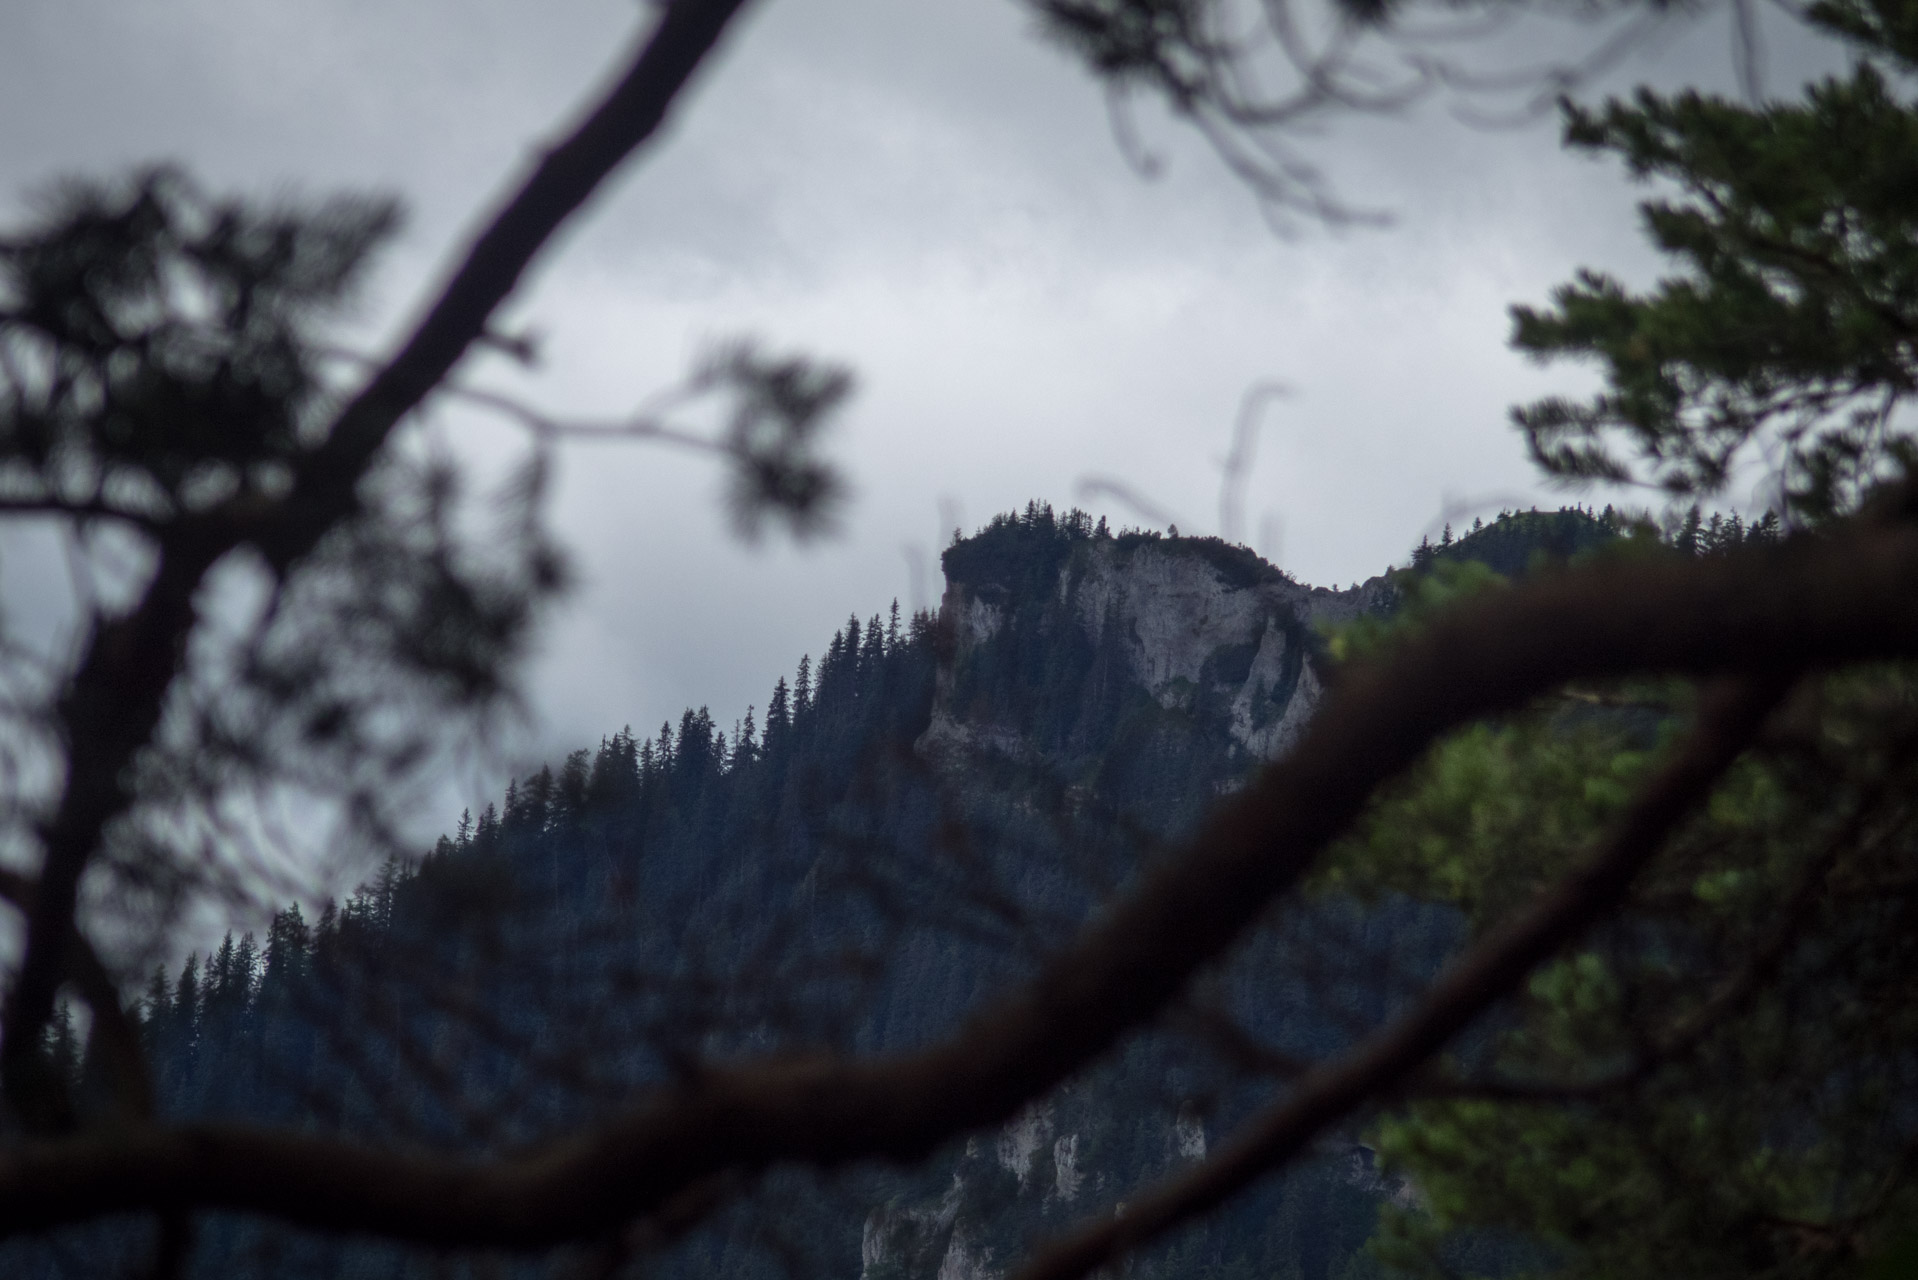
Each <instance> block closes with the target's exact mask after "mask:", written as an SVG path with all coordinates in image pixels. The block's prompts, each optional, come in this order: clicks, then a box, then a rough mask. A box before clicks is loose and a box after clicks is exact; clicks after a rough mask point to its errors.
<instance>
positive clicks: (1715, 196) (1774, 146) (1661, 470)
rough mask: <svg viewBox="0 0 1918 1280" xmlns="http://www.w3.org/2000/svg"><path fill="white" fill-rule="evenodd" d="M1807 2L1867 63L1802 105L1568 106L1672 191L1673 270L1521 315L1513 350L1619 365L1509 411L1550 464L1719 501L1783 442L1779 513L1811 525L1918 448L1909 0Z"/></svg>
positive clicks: (1564, 290)
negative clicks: (1917, 432) (1638, 288)
mask: <svg viewBox="0 0 1918 1280" xmlns="http://www.w3.org/2000/svg"><path fill="white" fill-rule="evenodd" d="M1814 16H1815V17H1816V18H1817V20H1819V21H1822V22H1824V23H1825V25H1826V26H1827V27H1828V28H1831V29H1833V30H1838V31H1842V32H1844V33H1845V34H1846V35H1848V36H1850V37H1851V38H1852V39H1853V40H1854V41H1856V42H1857V43H1858V46H1859V51H1860V54H1861V58H1860V61H1859V63H1858V64H1857V65H1856V66H1855V67H1854V68H1853V70H1852V71H1851V72H1850V73H1849V74H1848V75H1846V76H1843V77H1834V78H1829V79H1826V80H1824V81H1822V82H1820V83H1818V84H1817V85H1815V86H1813V87H1812V88H1811V90H1810V91H1809V92H1808V94H1807V95H1806V97H1805V98H1804V100H1803V101H1801V102H1796V103H1789V104H1786V103H1779V104H1771V105H1768V106H1766V107H1764V108H1762V109H1754V108H1751V107H1748V106H1744V105H1741V104H1738V103H1733V102H1729V101H1726V100H1724V99H1721V98H1716V97H1711V96H1708V95H1703V94H1698V93H1690V92H1688V93H1683V94H1679V95H1677V96H1666V95H1662V94H1657V93H1653V92H1651V91H1650V90H1640V91H1639V93H1638V94H1637V95H1636V96H1635V97H1634V98H1633V99H1632V101H1631V102H1630V103H1625V102H1619V101H1613V102H1610V103H1608V104H1607V105H1606V106H1605V107H1604V108H1603V109H1602V110H1597V111H1592V110H1587V109H1584V108H1581V107H1576V106H1572V105H1570V104H1567V105H1566V107H1565V115H1566V131H1565V136H1566V141H1567V144H1568V145H1570V146H1573V147H1577V148H1580V149H1582V150H1587V151H1593V152H1609V153H1612V154H1616V155H1618V156H1619V157H1621V158H1622V159H1623V160H1624V162H1625V164H1626V167H1627V168H1628V169H1629V171H1630V172H1631V173H1632V175H1633V176H1634V177H1635V178H1638V179H1640V180H1656V181H1658V182H1659V183H1660V184H1662V185H1669V186H1672V187H1676V188H1677V191H1678V193H1679V194H1678V195H1677V196H1675V197H1672V198H1659V199H1654V200H1649V201H1647V202H1646V203H1644V204H1643V205H1642V206H1641V209H1642V212H1643V215H1644V218H1645V224H1646V229H1647V232H1648V233H1649V234H1650V236H1651V238H1652V240H1653V242H1654V243H1655V244H1656V245H1657V246H1658V247H1659V248H1660V249H1662V250H1663V251H1664V252H1665V253H1666V254H1668V255H1669V256H1670V257H1672V258H1673V259H1674V260H1675V262H1676V264H1677V266H1678V273H1677V274H1676V275H1674V276H1672V277H1670V278H1667V279H1665V280H1663V281H1661V282H1660V283H1659V284H1658V285H1656V286H1655V287H1654V288H1653V289H1651V290H1650V291H1649V292H1645V293H1635V292H1633V291H1631V290H1629V289H1627V288H1626V287H1625V286H1624V285H1623V284H1621V283H1620V282H1619V281H1617V280H1616V279H1614V278H1612V277H1610V276H1608V275H1605V274H1604V273H1602V272H1597V271H1582V272H1580V273H1579V275H1578V277H1577V278H1576V280H1574V281H1573V282H1572V283H1571V284H1568V285H1565V286H1563V287H1561V288H1560V289H1559V290H1557V291H1556V292H1555V293H1554V295H1553V299H1552V306H1551V307H1550V308H1548V309H1545V310H1537V309H1534V308H1531V307H1515V308H1514V309H1513V322H1514V323H1513V342H1514V344H1515V345H1517V346H1518V347H1519V348H1520V349H1521V350H1524V351H1526V352H1528V353H1530V354H1531V355H1533V356H1535V357H1537V358H1539V359H1541V360H1547V359H1559V358H1565V357H1575V358H1582V359H1587V360H1591V361H1595V362H1596V363H1597V364H1598V365H1599V366H1600V367H1601V368H1602V370H1603V372H1604V375H1605V380H1606V389H1605V390H1604V391H1603V392H1601V393H1599V394H1598V395H1596V396H1595V397H1593V398H1591V399H1590V400H1587V401H1582V402H1580V401H1573V400H1568V399H1565V398H1562V397H1551V398H1547V399H1544V400H1541V401H1538V402H1536V403H1534V404H1532V405H1529V406H1526V407H1524V408H1521V409H1518V410H1516V411H1515V416H1516V419H1517V422H1518V425H1519V426H1520V428H1521V429H1522V430H1523V431H1524V432H1525V435H1526V438H1527V440H1528V442H1529V444H1530V446H1531V450H1532V454H1533V456H1534V458H1535V459H1536V460H1537V461H1538V463H1539V464H1540V465H1541V466H1542V467H1543V468H1544V469H1545V470H1546V471H1547V472H1548V473H1550V474H1552V475H1555V476H1559V477H1562V478H1565V479H1569V480H1591V479H1597V480H1608V481H1621V480H1623V481H1632V482H1636V483H1645V484H1650V485H1653V486H1656V487H1658V488H1660V489H1663V490H1665V491H1667V492H1669V493H1672V494H1700V495H1709V494H1713V493H1717V492H1719V491H1721V490H1722V489H1724V488H1725V487H1726V486H1727V484H1729V483H1730V482H1731V480H1732V478H1733V475H1734V472H1735V470H1736V469H1737V467H1738V466H1739V465H1740V463H1741V460H1742V459H1744V458H1745V457H1746V456H1747V455H1749V454H1751V453H1753V452H1754V451H1763V450H1776V451H1778V454H1779V456H1778V458H1777V460H1776V461H1777V464H1778V465H1776V466H1775V468H1773V471H1774V478H1775V480H1776V482H1777V484H1778V486H1779V498H1780V500H1781V501H1782V502H1783V503H1784V504H1785V505H1786V511H1787V514H1788V515H1792V516H1796V517H1798V518H1800V519H1804V520H1811V521H1816V520H1820V519H1826V518H1829V517H1831V516H1832V515H1834V514H1837V513H1841V512H1843V511H1847V510H1850V509H1851V508H1853V507H1854V506H1856V504H1857V502H1858V501H1859V498H1860V496H1861V495H1862V494H1863V493H1864V492H1865V491H1866V490H1867V489H1868V488H1869V487H1870V486H1871V485H1872V484H1874V483H1876V482H1877V481H1879V480H1881V479H1883V478H1884V477H1885V476H1887V475H1889V474H1893V473H1897V472H1901V471H1902V470H1903V469H1904V468H1905V467H1906V466H1907V465H1908V464H1909V463H1910V461H1911V458H1912V450H1913V442H1912V436H1911V433H1910V431H1909V430H1908V429H1907V428H1906V427H1904V426H1903V425H1902V424H1901V423H1900V421H1899V420H1898V417H1897V415H1896V412H1895V411H1896V410H1897V408H1898V406H1899V405H1900V404H1901V403H1902V402H1903V401H1904V399H1905V398H1906V397H1907V396H1909V395H1910V393H1911V391H1912V388H1913V386H1914V374H1915V373H1918V367H1914V364H1913V352H1912V350H1911V347H1910V342H1909V335H1910V334H1911V332H1912V329H1913V325H1914V323H1918V113H1914V111H1913V108H1912V104H1911V101H1910V97H1909V90H1908V84H1909V81H1908V77H1909V76H1910V74H1911V72H1912V70H1913V65H1914V64H1913V63H1912V61H1911V58H1910V45H1909V43H1908V31H1909V23H1910V19H1909V6H1907V5H1901V4H1896V3H1893V2H1892V0H1880V2H1878V3H1872V4H1863V3H1854V4H1845V5H1831V6H1824V7H1821V8H1819V9H1818V10H1816V11H1815V15H1814Z"/></svg>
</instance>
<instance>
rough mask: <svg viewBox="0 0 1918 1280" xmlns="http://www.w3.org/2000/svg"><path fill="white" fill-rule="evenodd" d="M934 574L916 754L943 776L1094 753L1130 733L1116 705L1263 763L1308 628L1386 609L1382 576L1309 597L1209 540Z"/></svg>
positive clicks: (1291, 708) (1000, 561) (1087, 543)
mask: <svg viewBox="0 0 1918 1280" xmlns="http://www.w3.org/2000/svg"><path fill="white" fill-rule="evenodd" d="M963 547H964V544H961V546H960V547H959V548H955V550H960V549H963ZM1055 550H1056V549H1055ZM982 560H983V561H984V563H983V564H982V563H980V562H981V561H982ZM955 561H956V563H955ZM1048 568H1049V569H1050V570H1051V572H1049V573H1048V572H1044V571H1043V570H1045V569H1048ZM947 570H948V573H947V586H946V592H945V596H944V599H943V600H942V602H941V606H940V620H941V626H942V627H943V628H944V630H945V633H946V635H947V637H948V642H949V644H950V645H951V651H950V654H949V657H948V659H947V660H946V661H945V662H943V663H942V665H941V670H940V676H939V688H938V693H937V696H936V697H935V700H934V703H933V710H932V719H931V724H930V727H929V728H928V729H927V730H926V732H925V734H924V735H923V736H922V737H921V739H920V741H919V749H920V752H921V754H922V755H924V756H926V757H927V758H929V759H932V760H933V761H935V762H938V763H951V764H957V763H959V762H960V761H962V760H964V759H965V758H967V757H971V756H975V755H976V754H978V753H982V752H983V753H987V754H990V755H996V756H999V757H1002V758H1010V759H1013V760H1024V759H1033V758H1038V757H1039V756H1044V757H1045V758H1046V759H1048V760H1052V759H1056V758H1058V756H1059V754H1060V752H1061V750H1062V749H1063V751H1064V754H1065V755H1066V756H1067V757H1070V756H1072V755H1073V754H1074V753H1075V752H1079V753H1084V752H1088V751H1091V752H1096V751H1099V750H1101V749H1102V748H1104V747H1106V746H1109V745H1110V742H1111V740H1112V739H1113V738H1114V737H1115V736H1119V735H1122V733H1123V731H1124V729H1125V727H1126V722H1127V720H1128V717H1130V719H1131V720H1132V721H1134V722H1136V721H1137V720H1138V711H1139V708H1138V707H1137V706H1132V707H1127V706H1126V705H1125V703H1126V698H1125V694H1126V693H1132V694H1135V695H1136V694H1140V693H1142V694H1143V695H1144V696H1145V697H1147V698H1149V699H1150V701H1151V703H1152V704H1153V705H1154V706H1155V707H1156V708H1157V709H1158V710H1159V711H1160V712H1163V713H1165V716H1167V717H1173V718H1184V719H1187V720H1189V721H1190V722H1191V724H1192V728H1193V729H1195V730H1199V731H1208V732H1207V736H1208V737H1209V738H1210V739H1211V740H1213V741H1225V742H1229V743H1231V744H1232V746H1233V747H1234V748H1235V749H1236V751H1237V752H1239V753H1242V758H1241V759H1239V760H1238V761H1237V762H1236V763H1238V764H1239V765H1241V766H1243V765H1249V764H1251V763H1255V762H1258V761H1263V760H1270V759H1273V758H1275V757H1277V756H1279V755H1282V754H1283V753H1284V752H1285V751H1286V750H1287V749H1288V748H1290V747H1291V745H1292V744H1293V742H1294V741H1296V740H1297V738H1298V735H1299V732H1300V730H1301V728H1302V727H1303V726H1304V724H1305V722H1306V720H1307V719H1308V718H1309V717H1310V715H1311V713H1312V711H1313V709H1314V708H1315V707H1316V706H1317V705H1318V701H1319V698H1320V696H1321V693H1322V684H1321V681H1320V675H1319V671H1318V667H1317V662H1318V659H1317V658H1316V654H1317V652H1318V650H1319V647H1320V645H1321V643H1322V636H1321V631H1320V627H1321V625H1322V624H1327V623H1338V622H1344V621H1349V620H1351V619H1352V618H1355V617H1357V616H1358V615H1360V614H1362V613H1366V612H1373V611H1378V610H1382V609H1385V608H1388V607H1389V603H1390V599H1391V588H1390V586H1389V585H1388V584H1387V583H1386V581H1385V579H1383V578H1382V577H1381V578H1374V579H1372V580H1371V581H1369V582H1366V583H1364V584H1363V585H1360V586H1355V587H1352V588H1350V589H1347V590H1344V591H1331V590H1327V589H1326V588H1323V587H1308V586H1304V585H1302V584H1300V583H1297V582H1294V581H1293V580H1291V579H1290V578H1288V577H1286V576H1285V575H1284V574H1282V573H1280V572H1279V571H1278V570H1277V569H1274V568H1273V567H1272V566H1270V565H1268V564H1266V563H1265V562H1264V561H1262V560H1259V559H1258V557H1256V556H1255V555H1253V554H1252V553H1251V552H1250V551H1247V550H1245V549H1244V548H1240V547H1232V546H1229V545H1227V544H1224V543H1221V542H1219V541H1218V540H1217V539H1210V538H1157V537H1150V538H1140V537H1137V536H1133V537H1130V538H1111V537H1097V536H1095V537H1089V538H1083V539H1080V540H1078V541H1076V542H1073V543H1071V544H1070V545H1069V547H1068V548H1067V549H1066V552H1065V553H1064V554H1054V555H1053V556H1052V557H1051V561H1050V563H1049V564H1047V563H1046V562H1045V561H1044V558H1042V557H1038V556H1028V557H1024V558H1022V557H1020V556H1019V555H1017V554H1011V553H1008V554H1005V555H1001V556H999V557H997V558H995V559H988V558H986V557H979V556H971V557H968V556H959V557H954V556H952V555H950V554H949V556H948V563H947ZM1035 570H1039V571H1038V572H1035ZM1006 650H1011V651H1013V652H1011V653H1007V652H1004V651H1006ZM1068 704H1069V705H1068ZM1035 710H1041V711H1042V712H1043V713H1042V714H1040V715H1039V716H1037V717H1035V716H1034V715H1033V714H1032V713H1033V712H1034V711H1035ZM1102 712H1104V713H1105V714H1103V715H1102V714H1101V713H1102ZM1221 731H1222V732H1221ZM1101 738H1104V739H1106V740H1105V741H1100V739H1101Z"/></svg>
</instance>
